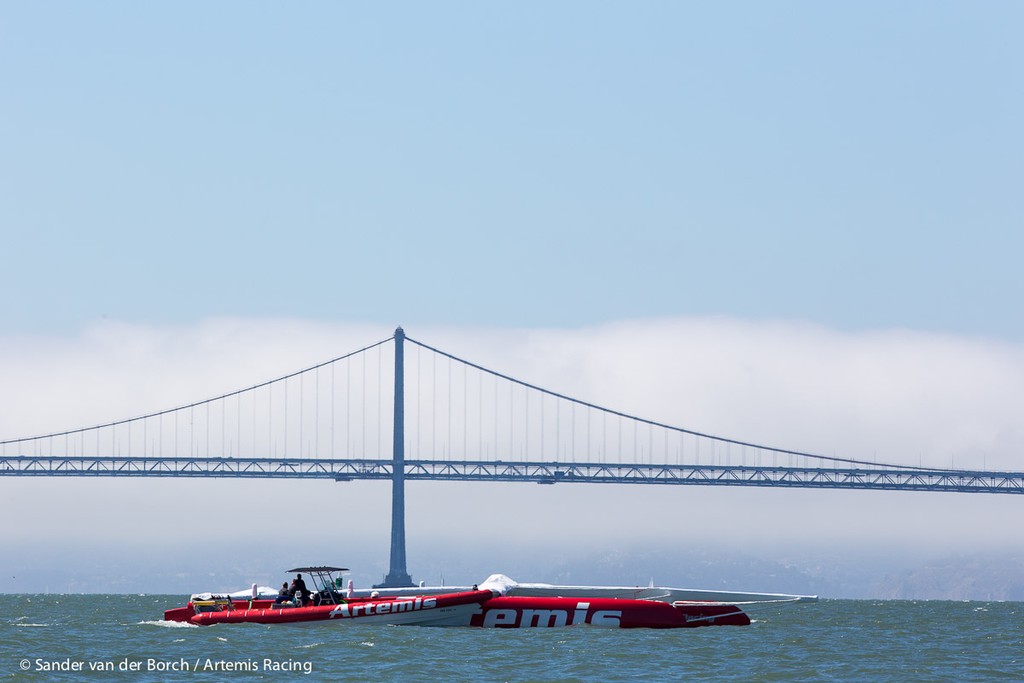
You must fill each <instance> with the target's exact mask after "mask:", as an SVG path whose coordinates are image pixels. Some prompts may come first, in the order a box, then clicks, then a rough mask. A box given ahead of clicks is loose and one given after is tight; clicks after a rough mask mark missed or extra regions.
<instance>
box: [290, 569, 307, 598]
mask: <svg viewBox="0 0 1024 683" xmlns="http://www.w3.org/2000/svg"><path fill="white" fill-rule="evenodd" d="M292 598H293V599H294V600H295V601H296V602H298V601H300V600H301V601H302V603H303V604H305V603H306V602H307V601H308V600H309V589H308V588H306V582H305V581H303V580H302V574H296V575H295V580H294V581H292Z"/></svg>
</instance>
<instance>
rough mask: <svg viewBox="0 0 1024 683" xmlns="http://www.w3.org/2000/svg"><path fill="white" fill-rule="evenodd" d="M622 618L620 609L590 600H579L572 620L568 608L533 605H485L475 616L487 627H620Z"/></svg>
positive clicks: (475, 622) (474, 622)
mask: <svg viewBox="0 0 1024 683" xmlns="http://www.w3.org/2000/svg"><path fill="white" fill-rule="evenodd" d="M621 618H622V611H621V610H611V609H599V610H593V611H591V610H590V603H589V602H580V603H577V604H576V609H574V610H573V611H572V621H570V620H569V610H564V609H530V608H514V607H502V608H494V609H487V608H486V607H485V608H484V609H483V611H482V614H481V613H479V612H478V613H477V614H476V615H474V617H473V619H472V623H473V624H474V625H478V626H483V627H484V628H554V627H557V626H566V625H571V626H576V625H579V624H590V625H592V626H605V627H613V628H617V627H618V626H620V620H621Z"/></svg>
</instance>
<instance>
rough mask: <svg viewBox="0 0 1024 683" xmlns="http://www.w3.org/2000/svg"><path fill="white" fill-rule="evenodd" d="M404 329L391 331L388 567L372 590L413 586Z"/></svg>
mask: <svg viewBox="0 0 1024 683" xmlns="http://www.w3.org/2000/svg"><path fill="white" fill-rule="evenodd" d="M404 345H405V330H403V329H402V328H401V327H399V328H398V329H396V330H395V428H394V443H393V445H392V473H391V566H390V568H389V571H388V575H387V576H386V577H384V581H383V583H379V584H377V585H376V586H374V588H406V587H409V586H412V585H413V582H412V577H411V576H409V572H408V570H406V567H405V346H404Z"/></svg>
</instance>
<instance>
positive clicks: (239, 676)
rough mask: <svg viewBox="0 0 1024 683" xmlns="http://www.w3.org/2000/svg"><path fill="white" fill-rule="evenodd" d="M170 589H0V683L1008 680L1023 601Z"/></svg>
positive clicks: (1022, 641) (1018, 666) (1021, 672)
mask: <svg viewBox="0 0 1024 683" xmlns="http://www.w3.org/2000/svg"><path fill="white" fill-rule="evenodd" d="M184 602H185V598H184V596H180V595H0V615H2V616H0V681H8V680H10V681H57V680H66V681H79V680H95V681H102V680H112V681H171V682H175V681H197V680H208V681H279V680H306V681H364V680H369V681H439V680H443V681H524V682H525V681H652V680H653V681H681V680H687V681H692V680H714V681H900V682H901V683H902V682H904V681H1014V680H1017V681H1019V680H1024V603H1019V602H943V601H921V602H914V601H866V600H863V601H862V600H823V601H820V602H817V603H811V604H786V605H766V606H761V607H757V608H756V609H751V610H750V613H751V616H752V617H753V618H754V623H753V624H752V625H751V626H747V627H727V626H721V627H708V628H696V629H677V630H670V631H655V630H643V629H637V630H618V629H598V628H589V627H577V628H560V629H524V630H498V629H491V630H485V629H472V628H423V627H415V626H388V627H379V626H378V627H368V626H353V625H350V624H341V623H339V622H330V623H318V624H306V625H291V626H265V625H258V624H243V625H222V626H213V627H197V626H186V625H182V624H175V623H170V622H163V621H161V617H162V615H163V611H164V610H165V609H168V608H171V607H176V606H179V605H181V604H183V603H184Z"/></svg>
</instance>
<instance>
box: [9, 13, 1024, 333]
mask: <svg viewBox="0 0 1024 683" xmlns="http://www.w3.org/2000/svg"><path fill="white" fill-rule="evenodd" d="M1022 15H1024V10H1022V8H1021V6H1020V5H1019V4H1018V3H1009V2H1007V3H999V2H990V3H984V4H982V5H975V4H971V3H943V2H934V3H931V2H930V3H912V2H902V3H856V4H846V5H840V4H837V3H813V2H779V3H722V4H718V3H716V4H712V3H707V4H693V3H655V2H647V3H590V2H585V3H570V2H564V3H536V4H525V5H524V4H522V3H429V4H423V3H390V4H371V5H365V4H349V3H303V4H301V5H298V6H295V5H283V4H274V3H249V2H245V3H230V2H223V3H213V4H210V3H193V4H189V3H174V4H166V5H158V4H153V3H146V4H141V5H140V4H138V3H128V2H122V3H103V4H100V5H96V4H79V3H46V2H44V3H31V4H24V3H22V4H13V5H12V4H8V5H6V6H4V8H3V9H2V10H0V77H2V80H3V83H4V87H3V88H0V112H3V113H2V114H0V116H2V120H3V124H4V125H3V126H2V127H0V149H2V154H0V204H2V206H3V213H2V223H0V231H2V235H3V242H4V244H5V249H4V251H5V253H6V255H7V258H5V259H4V267H3V269H2V270H0V290H2V291H3V292H4V297H3V299H2V302H0V306H2V310H0V331H2V332H4V333H7V334H12V333H13V334H20V333H34V332H57V333H69V332H73V331H75V330H77V329H80V328H81V327H82V326H83V325H86V324H88V323H90V322H92V321H96V320H101V319H103V318H104V317H106V318H111V319H116V320H128V321H139V322H153V323H161V322H172V323H189V322H195V321H198V320H201V319H203V318H206V317H209V316H217V315H240V316H255V317H262V316H272V317H281V316H287V317H300V318H309V319H317V320H325V321H335V320H355V321H366V322H380V323H383V324H387V325H394V324H397V323H403V324H405V325H407V326H410V325H415V324H416V323H420V324H423V323H451V324H487V325H494V326H541V327H560V326H579V325H586V324H596V323H601V322H605V321H609V320H617V319H623V318H635V317H649V316H663V315H702V314H714V315H731V316H737V317H741V318H749V319H795V320H806V321H812V322H815V323H819V324H823V325H826V326H830V327H834V328H838V329H852V330H858V329H873V328H891V327H909V328H913V329H921V330H931V331H947V332H952V333H957V334H967V335H981V336H990V337H1002V338H1007V339H1011V340H1020V339H1021V336H1022V334H1024V322H1022V318H1021V316H1020V315H1019V314H1018V310H1019V297H1020V294H1021V292H1022V291H1024V286H1022V285H1024V274H1022V273H1024V269H1022V268H1020V254H1021V251H1022V249H1021V247H1022V239H1024V238H1022V234H1024V230H1022V229H1021V228H1022V225H1021V216H1022V215H1024V211H1022V209H1024V207H1022V202H1024V199H1022V198H1024V193H1021V192H1020V187H1021V185H1022V182H1021V181H1022V179H1024V161H1022V160H1024V133H1022V128H1021V126H1020V123H1019V122H1020V121H1021V120H1024V94H1022V93H1024V89H1022V88H1021V87H1020V86H1021V82H1020V73H1019V65H1020V64H1021V63H1024V55H1022V51H1024V48H1022V46H1021V43H1020V40H1019V35H1020V28H1021V25H1022V23H1021V20H1022V18H1024V17H1022Z"/></svg>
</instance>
